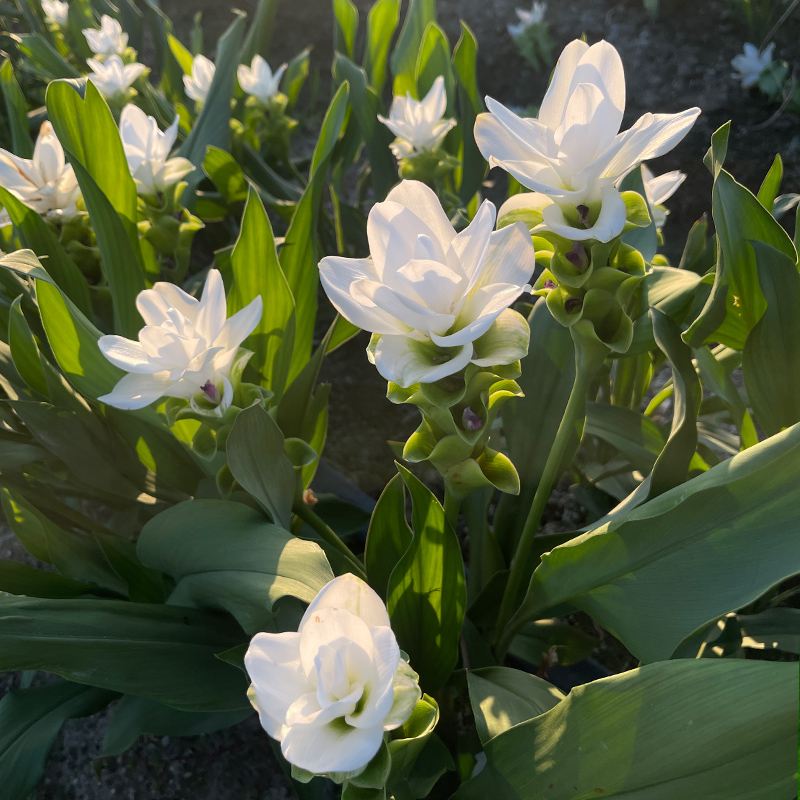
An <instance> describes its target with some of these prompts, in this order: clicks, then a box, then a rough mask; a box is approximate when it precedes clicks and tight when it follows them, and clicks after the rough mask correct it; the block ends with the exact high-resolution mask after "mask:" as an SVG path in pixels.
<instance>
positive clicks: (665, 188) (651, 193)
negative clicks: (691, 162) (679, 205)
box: [642, 165, 686, 228]
mask: <svg viewBox="0 0 800 800" xmlns="http://www.w3.org/2000/svg"><path fill="white" fill-rule="evenodd" d="M685 180H686V173H684V172H681V171H680V170H677V169H676V170H674V171H673V172H665V173H664V174H663V175H659V176H658V177H656V176H655V175H654V174H653V173H652V171H651V170H650V168H649V167H648V166H647V165H643V166H642V181H643V182H644V193H645V195H646V196H647V202H648V203H649V204H650V208H651V209H652V211H653V218H654V219H653V221H654V222H655V224H656V227H657V228H663V227H664V223H665V222H666V221H667V214H669V211H668V210H667V209H666V208H664V203H666V202H667V200H669V198H670V197H672V195H674V194H675V192H677V191H678V188H679V187H680V185H681V184H682V183H683V182H684V181H685Z"/></svg>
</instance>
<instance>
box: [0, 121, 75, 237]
mask: <svg viewBox="0 0 800 800" xmlns="http://www.w3.org/2000/svg"><path fill="white" fill-rule="evenodd" d="M0 186H2V187H3V188H4V189H8V190H9V191H10V192H11V193H12V194H14V195H15V196H16V197H18V198H19V199H20V200H22V202H23V203H25V205H27V206H30V207H31V208H32V209H33V210H34V211H37V212H38V213H39V214H41V215H42V216H44V217H47V218H48V219H61V220H64V221H67V220H70V219H72V218H73V217H74V216H75V215H76V214H77V213H78V212H77V208H76V206H75V204H76V203H77V201H78V198H79V197H80V196H81V190H80V187H79V186H78V181H77V179H76V177H75V172H74V171H73V169H72V165H71V164H67V162H66V159H65V158H64V149H63V148H62V147H61V142H59V141H58V137H57V136H56V134H55V131H54V130H53V126H52V125H51V124H50V123H49V122H43V123H42V127H41V128H40V129H39V136H38V138H37V139H36V146H35V147H34V149H33V158H31V159H28V158H20V157H19V156H15V155H14V154H13V153H9V152H8V151H7V150H0Z"/></svg>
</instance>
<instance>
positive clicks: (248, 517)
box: [137, 412, 334, 634]
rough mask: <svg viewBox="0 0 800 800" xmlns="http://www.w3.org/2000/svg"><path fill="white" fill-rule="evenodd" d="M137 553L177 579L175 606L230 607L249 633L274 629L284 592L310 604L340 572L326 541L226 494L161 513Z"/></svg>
mask: <svg viewBox="0 0 800 800" xmlns="http://www.w3.org/2000/svg"><path fill="white" fill-rule="evenodd" d="M243 413H244V412H243ZM137 553H138V555H139V558H140V559H141V560H142V562H143V563H144V564H147V565H148V566H149V567H152V568H153V569H158V570H161V571H162V572H166V573H168V574H170V575H171V576H172V577H173V578H175V580H176V581H177V585H176V587H175V590H174V591H173V593H172V596H171V597H170V599H169V602H170V603H171V604H173V605H185V606H197V607H200V608H210V609H220V610H224V611H228V612H229V613H230V614H232V615H233V616H234V617H236V620H237V621H238V622H239V624H240V625H241V626H242V628H243V629H244V630H245V632H246V633H249V634H252V633H255V632H256V631H259V630H264V629H265V628H266V627H267V625H268V623H269V621H270V619H271V618H272V607H273V605H274V603H275V602H276V601H277V600H279V599H280V598H281V597H285V596H286V595H291V596H292V597H297V598H298V599H300V600H302V601H304V602H306V603H309V602H311V600H313V599H314V598H315V597H316V595H317V593H318V592H319V591H320V589H322V587H323V586H325V584H326V583H328V582H329V581H331V580H333V577H334V576H333V572H332V571H331V568H330V566H329V565H328V562H327V559H326V558H325V555H324V553H323V552H322V550H321V549H320V547H319V546H318V545H316V544H314V543H313V542H307V541H303V540H302V539H297V538H295V537H294V536H292V535H291V534H290V533H289V532H288V531H286V530H283V529H282V528H279V527H278V526H277V525H273V524H271V523H269V522H267V521H266V520H265V519H264V516H263V515H262V514H261V513H260V512H259V511H257V510H256V509H253V508H250V507H249V506H246V505H244V504H242V503H234V502H229V501H224V500H190V501H188V502H185V503H181V504H179V505H177V506H174V507H173V508H170V509H167V510H166V511H163V512H161V514H159V515H157V516H156V517H154V518H153V519H151V520H150V521H149V522H148V523H147V524H146V525H145V526H144V528H143V529H142V533H141V536H140V537H139V541H138V544H137Z"/></svg>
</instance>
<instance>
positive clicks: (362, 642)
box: [300, 606, 372, 678]
mask: <svg viewBox="0 0 800 800" xmlns="http://www.w3.org/2000/svg"><path fill="white" fill-rule="evenodd" d="M337 639H344V640H345V641H348V642H352V643H353V644H355V645H358V647H360V648H361V649H362V650H363V651H364V652H365V653H366V654H367V656H368V658H370V659H371V658H372V635H371V634H370V632H369V627H368V626H367V625H366V623H365V622H364V620H362V619H361V618H360V617H358V616H356V615H355V614H354V613H352V612H351V611H347V610H345V609H343V608H336V607H330V606H329V607H326V608H319V607H317V608H315V609H314V611H313V612H312V613H311V614H309V613H308V611H306V614H305V615H304V616H303V620H302V622H301V623H300V661H301V663H302V664H303V669H304V670H305V671H306V674H308V673H310V672H311V671H312V670H313V669H314V659H315V657H316V655H317V651H318V650H319V648H320V647H321V646H322V645H326V644H331V642H335V641H336V640H337ZM364 677H365V678H366V677H367V676H364Z"/></svg>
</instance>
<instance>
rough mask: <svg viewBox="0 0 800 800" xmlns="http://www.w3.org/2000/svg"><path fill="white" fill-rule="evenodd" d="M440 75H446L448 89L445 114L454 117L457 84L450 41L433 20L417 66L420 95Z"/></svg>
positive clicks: (421, 48)
mask: <svg viewBox="0 0 800 800" xmlns="http://www.w3.org/2000/svg"><path fill="white" fill-rule="evenodd" d="M440 75H441V76H442V77H444V85H445V89H446V91H447V110H446V111H445V116H447V117H452V116H453V114H454V108H455V92H456V85H455V76H454V75H453V65H452V63H451V61H450V42H449V41H448V40H447V34H446V33H445V32H444V31H443V30H442V29H441V28H440V27H439V26H438V25H437V24H436V23H435V22H431V23H429V24H428V27H427V28H426V29H425V34H424V36H423V37H422V42H421V43H420V46H419V54H418V55H417V65H416V68H415V80H416V85H417V92H418V94H419V96H420V97H425V95H426V94H428V92H429V91H430V89H431V86H433V83H434V81H435V80H436V78H438V77H439V76H440Z"/></svg>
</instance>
